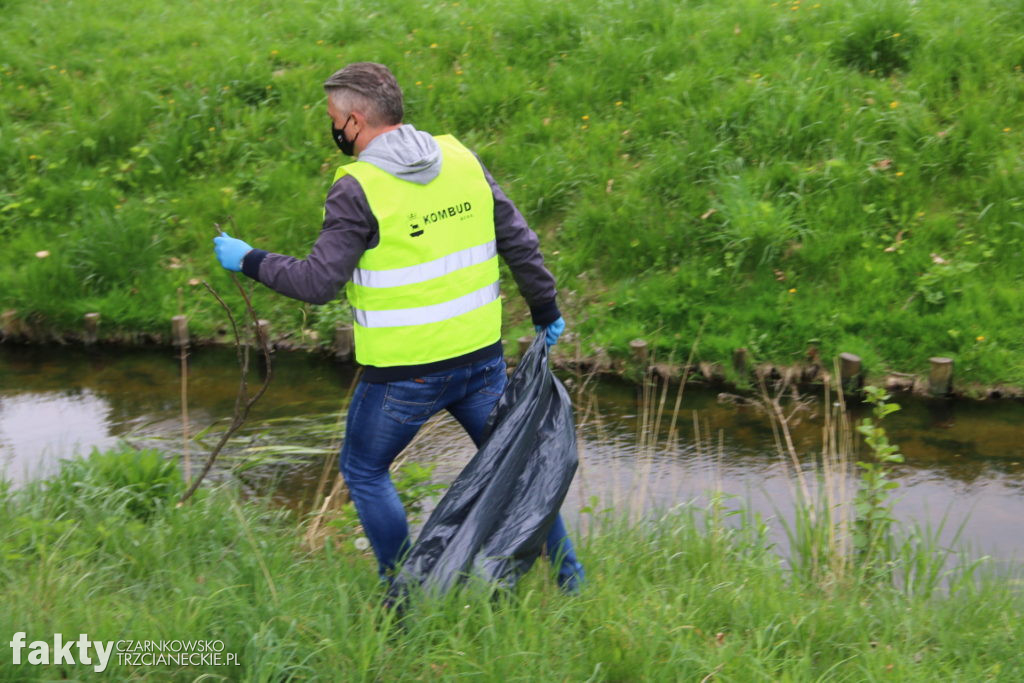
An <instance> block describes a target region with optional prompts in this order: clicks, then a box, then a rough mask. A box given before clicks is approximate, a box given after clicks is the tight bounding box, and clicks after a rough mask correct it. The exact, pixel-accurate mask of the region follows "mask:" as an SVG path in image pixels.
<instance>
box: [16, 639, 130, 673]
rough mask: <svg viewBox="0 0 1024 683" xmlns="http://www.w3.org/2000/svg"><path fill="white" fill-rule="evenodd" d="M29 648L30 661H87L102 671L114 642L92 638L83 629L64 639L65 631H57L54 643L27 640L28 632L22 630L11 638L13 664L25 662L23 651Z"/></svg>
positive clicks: (87, 663)
mask: <svg viewBox="0 0 1024 683" xmlns="http://www.w3.org/2000/svg"><path fill="white" fill-rule="evenodd" d="M76 646H77V647H76ZM26 648H27V649H28V652H27V653H25V654H26V657H25V659H26V660H27V661H28V663H29V664H33V665H38V664H70V665H72V666H73V665H75V664H76V663H77V664H86V665H92V670H93V671H95V672H96V673H100V672H102V671H103V670H105V669H106V668H107V662H109V661H110V653H111V651H112V650H113V649H114V643H113V641H106V642H104V641H102V640H89V636H88V635H86V634H84V633H79V634H78V640H68V641H66V642H65V640H64V635H63V634H61V633H54V634H53V646H52V647H51V646H50V643H49V642H47V641H45V640H33V641H32V642H31V643H27V644H26V642H25V632H24V631H19V632H18V633H15V634H14V637H13V638H12V639H11V663H12V664H21V663H22V653H23V651H24V650H25V649H26ZM75 654H77V655H78V659H75Z"/></svg>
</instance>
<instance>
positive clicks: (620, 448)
mask: <svg viewBox="0 0 1024 683" xmlns="http://www.w3.org/2000/svg"><path fill="white" fill-rule="evenodd" d="M259 362H260V359H259V358H257V357H255V356H254V358H253V364H254V366H258V365H259ZM188 364H189V375H188V378H189V381H188V398H189V401H188V404H189V416H188V419H189V425H190V434H195V433H196V432H199V431H200V430H203V429H206V428H207V427H209V426H210V425H211V424H213V423H217V424H219V425H224V424H225V423H226V422H227V420H228V419H229V418H230V416H231V413H232V407H233V404H234V399H235V392H236V390H237V388H238V369H237V364H236V361H235V354H234V351H233V350H232V349H229V348H200V349H193V350H192V351H191V353H190V356H189V358H188ZM179 371H180V361H179V357H178V353H177V351H175V350H173V349H159V348H158V349H153V348H150V349H133V348H110V347H96V348H82V347H69V346H65V347H60V346H20V345H10V344H6V345H0V475H2V476H3V478H5V479H7V480H9V481H11V482H12V483H13V485H14V486H15V487H17V486H19V485H22V484H24V483H25V482H26V481H28V480H30V479H33V478H38V477H46V476H48V475H50V474H52V473H54V472H55V471H57V469H58V468H59V466H60V460H61V459H64V458H69V457H72V456H73V455H75V454H88V453H89V452H90V451H91V450H92V449H93V448H99V449H105V448H109V447H113V446H115V445H116V444H117V443H118V441H119V440H127V441H128V442H129V443H131V444H133V445H137V446H155V447H158V448H161V449H163V450H166V451H169V452H176V453H181V452H182V450H183V447H182V420H181V403H180V391H181V383H180V379H179V378H180V374H179ZM353 373H354V367H353V366H351V365H347V364H341V363H337V362H335V361H332V360H331V359H328V358H326V357H322V356H317V355H311V354H304V353H292V352H278V353H276V354H275V356H274V377H273V381H272V383H271V385H270V388H269V390H268V392H267V394H266V395H265V396H264V398H263V399H262V401H261V402H260V403H259V404H257V406H256V407H255V408H254V409H253V411H252V413H251V415H250V418H249V422H248V423H247V427H246V429H245V430H244V432H243V434H242V437H241V438H240V439H239V441H238V443H237V444H233V446H232V449H228V450H226V451H225V453H224V457H223V462H222V463H219V465H220V469H219V470H218V472H217V475H216V476H218V477H225V476H238V477H240V478H241V480H242V481H243V482H244V484H245V485H246V486H248V487H250V488H254V487H255V488H259V486H260V485H261V483H262V484H264V485H265V484H266V483H267V482H271V483H272V484H273V491H274V493H273V496H274V498H275V499H276V500H277V501H278V502H280V503H281V504H283V505H288V506H290V507H294V508H297V509H307V507H308V505H309V502H310V501H311V500H312V497H313V494H314V492H315V490H316V487H317V483H318V481H319V478H320V473H321V472H322V470H323V463H324V461H325V458H326V457H331V458H333V457H334V455H333V454H334V449H335V448H336V447H337V444H338V443H339V441H340V438H341V437H340V433H339V429H338V426H339V410H340V409H341V407H342V405H343V403H344V399H345V397H346V395H347V393H348V392H349V389H350V386H351V383H352V378H353ZM252 375H253V376H252V378H251V379H250V384H251V385H258V383H259V381H260V378H259V372H258V370H254V371H253V373H252ZM563 379H565V380H566V383H567V385H568V386H569V388H570V392H571V393H572V394H573V396H574V400H575V401H576V402H577V405H576V416H577V423H578V431H579V444H580V459H581V462H580V469H579V471H578V472H577V475H576V479H575V481H574V483H573V486H572V488H571V489H570V491H569V495H568V497H567V499H566V502H565V505H564V507H563V511H564V513H565V515H566V519H567V521H568V522H569V523H570V525H571V526H572V525H579V524H581V523H586V517H587V516H588V515H590V514H591V513H590V512H588V510H594V509H599V508H600V509H606V508H611V509H615V510H621V511H628V512H629V513H631V514H635V515H643V514H647V515H649V514H652V511H655V510H661V509H666V508H669V507H671V506H673V505H677V504H680V503H687V502H696V503H699V504H706V502H707V501H708V495H709V492H711V491H721V492H722V493H724V494H725V495H726V496H727V498H726V500H727V501H728V505H729V506H730V507H732V508H738V507H740V506H743V507H745V508H748V509H751V510H753V511H756V512H758V513H759V514H761V515H762V516H763V517H764V518H766V519H768V520H769V524H770V526H772V528H773V536H774V538H775V540H776V541H780V539H781V541H780V542H782V543H783V544H784V534H783V533H782V532H781V530H780V528H781V526H782V524H781V523H773V522H772V521H771V520H772V519H775V520H776V521H777V522H782V521H784V520H786V519H788V518H789V515H790V514H791V511H792V506H793V500H794V485H795V484H794V482H795V477H794V475H793V470H792V465H791V464H789V461H788V457H783V456H782V455H780V451H779V449H778V447H777V442H776V438H775V436H774V435H773V430H772V426H771V423H770V421H769V419H768V418H767V416H766V415H765V414H764V412H762V411H761V410H758V409H757V408H756V407H754V406H751V405H749V404H747V403H744V402H740V403H736V402H734V401H723V400H722V399H721V398H720V397H719V394H718V392H717V391H713V390H710V389H707V388H704V387H698V386H693V385H689V386H686V387H685V393H684V394H683V398H682V403H681V410H680V411H679V412H678V413H677V414H676V415H675V416H674V418H673V415H672V413H673V406H674V403H675V399H676V395H677V387H676V386H675V385H672V386H670V387H668V389H667V391H665V392H664V396H665V401H664V403H663V404H662V403H661V398H662V393H661V391H662V390H661V389H660V388H659V389H657V390H656V391H654V392H647V398H648V399H649V400H645V399H644V396H645V392H643V391H641V389H640V388H639V387H637V386H636V385H634V384H630V383H627V382H624V381H622V380H618V379H615V378H601V379H599V380H597V381H594V382H587V381H586V378H582V377H577V376H573V375H568V374H566V375H563ZM584 385H585V386H586V389H585V390H581V388H582V387H583V386H584ZM892 400H893V401H895V402H898V403H900V404H901V406H902V409H901V410H900V411H899V412H897V413H895V414H893V415H891V416H889V417H887V418H886V419H885V421H884V423H883V426H884V427H885V428H886V430H887V432H888V434H889V437H890V440H891V441H893V442H894V443H896V444H898V445H899V447H900V450H901V452H902V453H903V454H904V455H905V457H906V461H905V462H904V463H903V464H901V465H898V466H896V468H895V472H894V479H895V480H896V481H898V482H899V488H898V489H896V490H895V491H894V493H893V495H894V497H895V499H896V502H895V506H894V511H895V516H896V518H897V520H898V525H899V526H907V525H910V524H918V525H921V526H925V527H930V528H932V529H940V527H941V532H940V533H939V536H940V538H941V539H942V541H943V542H944V543H947V544H954V543H955V544H957V547H959V548H962V549H964V550H966V551H968V552H969V553H970V554H971V555H974V556H978V555H989V556H991V557H992V558H994V560H995V561H996V562H997V563H998V564H999V565H1004V566H1006V567H1010V566H1017V565H1019V563H1020V561H1021V560H1022V559H1024V533H1022V531H1021V524H1022V520H1024V404H1022V403H1019V402H1012V401H1000V402H993V401H989V402H968V401H947V400H938V399H936V400H927V399H919V398H912V397H909V396H896V397H894V398H893V399H892ZM807 403H808V406H807V408H806V410H804V411H802V412H801V413H800V414H799V415H798V418H799V419H797V420H794V422H793V424H792V425H791V428H792V438H793V445H794V449H795V451H796V452H797V454H798V455H799V456H800V459H801V462H805V463H810V462H812V461H813V460H814V454H815V453H819V452H820V451H821V443H822V414H823V413H824V412H826V411H825V408H826V406H823V405H822V400H821V398H820V397H817V398H815V397H811V398H810V399H808V400H807ZM659 405H662V406H663V407H662V408H661V409H659ZM850 411H851V413H852V417H854V418H857V419H859V418H860V417H864V416H867V415H869V414H870V413H869V411H868V409H867V408H866V407H864V406H855V407H851V408H850ZM659 413H660V419H659V417H658V416H659ZM672 427H674V429H670V428H672ZM213 441H214V439H212V438H210V435H209V434H207V435H206V436H205V437H203V439H202V443H198V442H193V443H192V444H191V446H190V453H191V457H192V461H193V468H197V467H198V464H196V463H201V462H202V461H203V460H204V459H205V455H206V452H205V451H204V450H203V445H204V444H205V445H206V446H209V445H211V444H212V442H213ZM862 452H863V449H862ZM473 453H474V449H473V446H472V444H471V442H470V441H469V439H468V437H466V436H465V435H464V434H463V433H462V432H461V429H460V428H459V426H458V425H457V423H455V422H454V420H452V419H451V418H448V417H446V416H445V417H443V418H441V419H437V420H434V421H431V422H430V423H428V425H427V426H426V427H425V428H424V430H423V431H422V432H421V435H420V437H418V438H417V440H416V441H415V442H414V443H413V444H412V445H411V446H410V447H409V448H408V449H407V450H406V452H405V454H404V455H403V456H402V457H405V458H407V459H408V460H410V461H416V462H423V463H430V464H433V465H435V470H434V478H435V480H436V481H438V482H441V483H447V482H449V481H451V480H452V479H453V478H454V477H455V476H456V474H457V473H458V472H459V470H460V469H461V467H462V466H463V465H465V463H466V462H468V460H469V459H470V458H471V457H472V455H473ZM805 467H806V468H809V467H810V465H808V464H805ZM229 472H232V473H233V474H232V475H229ZM808 472H809V470H808ZM595 503H596V505H595ZM581 509H583V510H584V513H583V514H581V513H580V511H581Z"/></svg>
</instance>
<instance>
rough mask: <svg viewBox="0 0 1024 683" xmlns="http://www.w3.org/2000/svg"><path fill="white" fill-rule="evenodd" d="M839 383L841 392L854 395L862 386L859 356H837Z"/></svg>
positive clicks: (844, 354)
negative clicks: (841, 387)
mask: <svg viewBox="0 0 1024 683" xmlns="http://www.w3.org/2000/svg"><path fill="white" fill-rule="evenodd" d="M839 381H840V382H841V383H842V385H843V391H846V392H849V393H856V392H858V391H860V390H861V387H863V386H864V376H863V375H862V374H861V371H860V356H857V355H854V354H852V353H841V354H839Z"/></svg>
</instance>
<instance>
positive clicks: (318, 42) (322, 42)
mask: <svg viewBox="0 0 1024 683" xmlns="http://www.w3.org/2000/svg"><path fill="white" fill-rule="evenodd" d="M316 44H317V45H323V44H324V41H322V40H318V41H316Z"/></svg>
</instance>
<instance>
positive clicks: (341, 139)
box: [331, 116, 359, 157]
mask: <svg viewBox="0 0 1024 683" xmlns="http://www.w3.org/2000/svg"><path fill="white" fill-rule="evenodd" d="M351 118H352V117H351V116H349V117H348V118H347V119H345V125H344V126H342V127H341V128H335V127H334V121H331V137H332V138H333V139H334V144H336V145H337V146H338V149H340V150H341V153H342V154H344V155H345V156H347V157H350V156H354V155H355V153H356V138H358V137H359V133H356V137H355V138H352V139H351V140H349V139H348V138H347V137H345V127H346V126H348V122H349V119H351Z"/></svg>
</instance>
